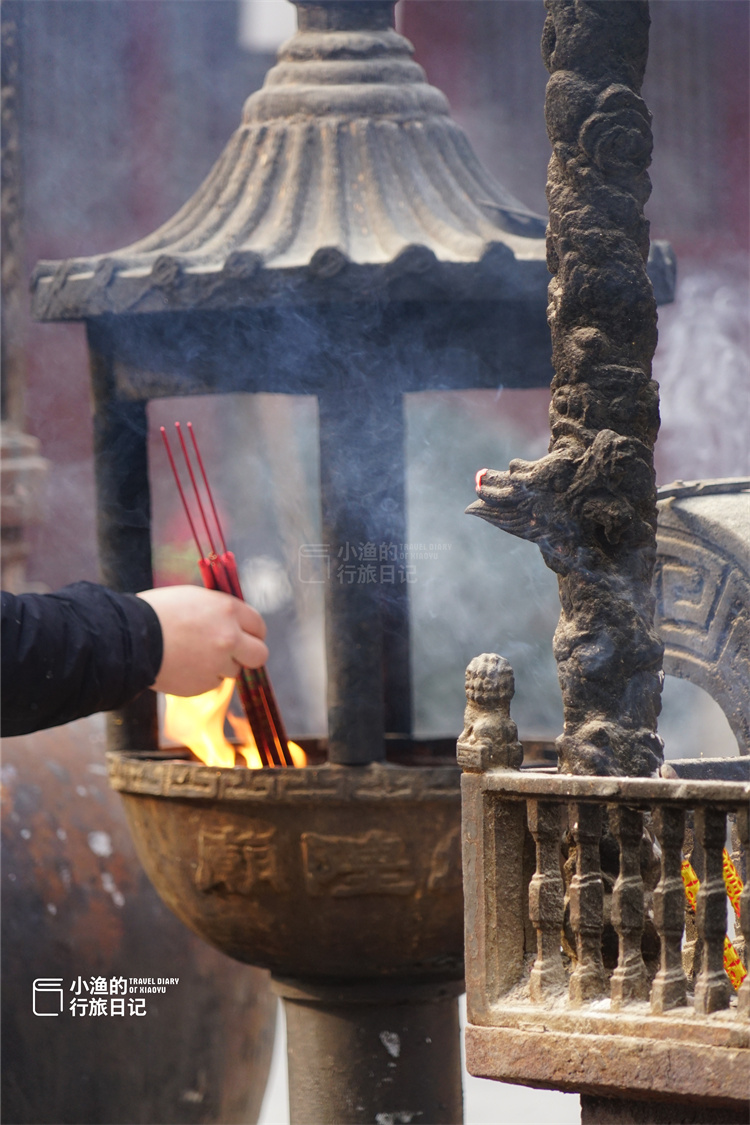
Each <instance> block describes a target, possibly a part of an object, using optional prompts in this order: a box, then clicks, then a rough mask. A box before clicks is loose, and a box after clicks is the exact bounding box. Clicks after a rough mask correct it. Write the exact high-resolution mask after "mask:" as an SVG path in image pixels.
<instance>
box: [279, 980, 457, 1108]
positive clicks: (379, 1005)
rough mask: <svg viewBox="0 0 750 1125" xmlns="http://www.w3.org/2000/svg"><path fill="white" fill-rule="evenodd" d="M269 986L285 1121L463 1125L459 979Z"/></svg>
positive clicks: (281, 984)
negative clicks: (277, 1025) (284, 1072)
mask: <svg viewBox="0 0 750 1125" xmlns="http://www.w3.org/2000/svg"><path fill="white" fill-rule="evenodd" d="M274 988H275V990H276V991H277V992H278V994H279V995H280V996H281V997H282V998H283V1000H284V1009H285V1012H286V1020H287V1050H288V1057H289V1109H290V1123H291V1125H359V1123H360V1122H361V1123H362V1125H364V1123H365V1122H367V1123H369V1122H374V1121H376V1122H382V1123H383V1125H385V1123H391V1122H392V1123H394V1125H395V1123H396V1122H408V1121H415V1120H417V1118H418V1119H419V1120H420V1121H425V1122H430V1125H461V1122H462V1121H463V1099H462V1091H461V1055H460V1049H459V1028H458V1002H457V997H458V995H459V993H460V992H461V991H462V990H463V985H462V984H460V983H455V982H449V983H442V984H421V985H414V984H407V983H401V982H394V983H364V984H360V985H343V986H341V987H338V986H335V985H306V984H299V983H293V982H282V981H274Z"/></svg>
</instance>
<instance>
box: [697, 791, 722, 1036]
mask: <svg viewBox="0 0 750 1125" xmlns="http://www.w3.org/2000/svg"><path fill="white" fill-rule="evenodd" d="M726 834H727V817H726V813H724V812H721V811H720V810H718V809H712V808H699V809H696V810H695V835H696V837H697V839H698V842H699V843H700V845H701V847H702V848H703V851H704V857H705V873H704V877H703V879H702V880H701V886H700V890H699V891H698V898H697V902H696V910H695V920H696V925H697V928H698V934H699V937H700V938H701V939H702V941H703V956H702V961H701V968H700V972H699V973H698V976H697V978H696V981H695V1010H696V1012H700V1013H702V1014H703V1015H708V1013H709V1012H717V1011H719V1010H720V1009H722V1008H726V1007H728V1005H729V996H730V992H731V985H730V983H729V978H728V977H727V974H726V973H725V971H724V938H725V936H726V932H727V892H726V887H725V886H724V875H723V871H722V852H723V850H724V843H725V840H726Z"/></svg>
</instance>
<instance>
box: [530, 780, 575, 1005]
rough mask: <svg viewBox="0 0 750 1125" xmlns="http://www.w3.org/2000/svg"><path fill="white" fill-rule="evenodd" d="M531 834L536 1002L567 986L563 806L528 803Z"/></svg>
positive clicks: (533, 989) (532, 986)
mask: <svg viewBox="0 0 750 1125" xmlns="http://www.w3.org/2000/svg"><path fill="white" fill-rule="evenodd" d="M526 808H527V816H528V824H529V831H530V832H531V835H532V836H533V837H534V843H535V844H536V871H535V872H534V875H533V877H532V879H531V884H530V886H529V917H530V918H531V921H532V924H533V926H534V929H535V930H536V941H537V955H536V961H535V962H534V967H533V968H532V970H531V979H530V981H529V989H530V992H531V999H532V1000H534V1001H536V1002H537V1003H538V1002H540V1001H542V1000H544V998H545V997H546V996H549V995H550V994H554V993H558V992H560V991H561V990H562V989H563V988H564V987H565V979H566V977H565V968H564V966H563V962H562V952H561V943H560V931H561V930H562V925H563V882H562V876H561V874H560V806H559V805H557V804H553V803H552V802H550V801H528V802H527V805H526Z"/></svg>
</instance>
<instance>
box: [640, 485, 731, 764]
mask: <svg viewBox="0 0 750 1125" xmlns="http://www.w3.org/2000/svg"><path fill="white" fill-rule="evenodd" d="M658 512H659V522H658V526H657V532H656V549H657V554H656V570H655V574H654V591H655V593H656V613H657V621H658V627H659V632H660V634H661V637H662V640H663V641H664V671H665V672H666V673H667V674H669V675H671V676H679V677H681V678H683V679H687V680H690V681H692V682H693V683H695V684H697V685H698V686H699V687H701V688H703V689H704V691H707V692H708V694H709V695H710V696H711V697H712V698H713V699H715V700H716V702H717V703H718V704H719V705H720V707H721V708H722V710H723V711H724V713H725V715H726V717H727V719H728V721H729V724H730V726H731V728H732V730H733V732H734V734H735V737H736V738H737V743H738V745H739V748H740V753H741V754H748V753H750V551H749V550H748V541H749V540H750V481H748V480H746V479H739V480H716V481H711V480H709V481H691V482H688V483H686V482H684V481H679V482H675V484H672V485H667V486H666V487H665V488H663V489H659V503H658Z"/></svg>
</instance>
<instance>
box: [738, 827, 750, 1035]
mask: <svg viewBox="0 0 750 1125" xmlns="http://www.w3.org/2000/svg"><path fill="white" fill-rule="evenodd" d="M737 835H738V836H739V839H740V845H741V847H742V851H743V854H744V857H745V863H744V868H745V885H744V886H743V888H742V894H741V895H740V929H741V930H742V937H743V939H744V942H745V951H744V955H743V961H744V965H745V968H746V969H750V809H747V808H742V809H738V810H737ZM737 1016H738V1018H739V1019H741V1020H747V1021H750V972H749V973H748V976H746V977H745V979H744V981H743V982H742V984H741V985H740V990H739V992H738V993H737Z"/></svg>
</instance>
